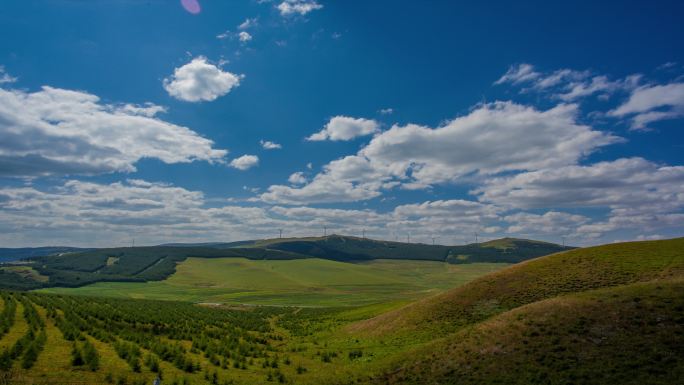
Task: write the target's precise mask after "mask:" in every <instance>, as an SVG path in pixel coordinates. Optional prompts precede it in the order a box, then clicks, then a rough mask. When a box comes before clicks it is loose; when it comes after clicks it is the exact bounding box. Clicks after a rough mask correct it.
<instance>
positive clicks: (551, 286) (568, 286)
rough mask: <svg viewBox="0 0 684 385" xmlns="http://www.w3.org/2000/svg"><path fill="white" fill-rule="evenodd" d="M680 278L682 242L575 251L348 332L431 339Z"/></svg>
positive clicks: (519, 266)
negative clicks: (585, 296) (516, 312)
mask: <svg viewBox="0 0 684 385" xmlns="http://www.w3.org/2000/svg"><path fill="white" fill-rule="evenodd" d="M682 275H684V238H678V239H672V240H666V241H649V242H629V243H621V244H612V245H604V246H597V247H589V248H584V249H576V250H571V251H567V252H563V253H558V254H554V255H550V256H546V257H542V258H537V259H534V260H530V261H526V262H523V263H520V264H517V265H514V266H512V267H510V268H508V269H504V270H501V271H499V272H496V273H493V274H490V275H487V276H484V277H482V278H479V279H477V280H475V281H473V282H471V283H469V284H467V285H464V286H462V287H459V288H456V289H453V290H450V291H448V292H445V293H443V294H441V295H437V296H434V297H431V298H428V299H425V300H422V301H419V302H416V303H412V304H410V305H408V306H406V307H405V308H402V309H398V310H396V311H393V312H389V313H387V314H383V315H381V316H379V317H377V318H374V319H370V320H368V321H365V322H362V323H360V324H358V325H354V326H353V328H352V330H353V331H355V332H358V333H361V334H364V335H374V336H383V335H399V334H406V333H409V332H410V333H411V334H412V335H413V336H414V337H416V336H417V335H418V334H423V335H424V338H433V337H434V336H435V334H446V333H448V332H451V331H454V330H457V329H458V328H460V327H463V326H466V325H471V324H474V323H476V322H479V321H482V320H484V319H486V318H488V317H490V316H492V315H496V314H499V313H503V312H505V311H508V310H510V309H513V308H516V307H518V306H522V305H525V304H529V303H532V302H536V301H539V300H543V299H547V298H552V297H555V296H558V295H561V294H566V293H574V292H580V291H585V290H591V289H596V288H602V287H611V286H618V285H623V284H629V283H634V282H643V281H649V280H653V279H667V278H672V277H678V276H682Z"/></svg>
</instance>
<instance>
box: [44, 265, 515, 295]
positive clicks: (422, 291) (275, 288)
mask: <svg viewBox="0 0 684 385" xmlns="http://www.w3.org/2000/svg"><path fill="white" fill-rule="evenodd" d="M506 266H508V264H504V263H471V264H463V265H451V264H447V263H444V262H437V261H406V260H373V261H367V262H364V263H345V262H338V261H331V260H326V259H318V258H309V259H297V260H280V261H277V260H249V259H245V258H212V259H206V258H188V259H187V260H185V261H183V262H181V263H180V264H178V266H177V267H176V272H175V273H174V274H172V275H171V276H170V277H168V278H167V279H165V280H163V281H154V282H99V283H95V284H92V285H86V286H81V287H78V288H59V287H56V288H48V289H42V290H41V291H42V292H48V293H58V294H76V295H89V296H106V297H117V298H138V299H158V300H182V301H191V302H205V303H242V304H260V305H280V306H295V305H296V306H351V305H355V306H358V305H364V304H370V303H378V302H388V301H391V302H397V301H400V302H402V303H406V302H408V301H410V300H415V299H418V298H422V297H425V296H427V295H431V294H434V293H437V292H440V291H443V290H446V289H449V288H451V287H456V286H460V285H462V284H463V283H466V282H468V281H471V280H472V279H474V278H477V277H480V276H482V275H484V274H487V273H491V272H493V271H496V270H498V269H501V268H504V267H506Z"/></svg>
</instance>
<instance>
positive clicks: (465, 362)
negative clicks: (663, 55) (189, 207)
mask: <svg viewBox="0 0 684 385" xmlns="http://www.w3.org/2000/svg"><path fill="white" fill-rule="evenodd" d="M508 242H509V241H501V242H496V243H494V244H490V245H489V246H490V247H492V248H503V247H509V246H508V245H507V243H508ZM231 250H232V249H231ZM117 262H118V260H117V259H116V257H107V259H105V260H104V266H114V265H116V263H117ZM478 266H483V265H482V264H456V265H454V264H448V263H445V262H444V261H442V262H438V261H422V260H396V259H395V260H392V259H382V260H371V261H365V262H361V263H354V264H351V263H346V262H340V261H331V260H324V259H317V258H308V259H306V260H304V259H296V260H254V259H246V258H234V257H230V258H212V259H207V258H190V259H187V260H184V261H183V262H182V263H180V264H179V265H178V267H177V272H176V273H175V274H174V275H172V276H171V277H170V278H168V279H167V280H165V281H161V282H148V283H142V282H138V283H125V282H124V283H116V282H115V283H98V284H96V285H94V286H85V287H81V288H76V289H64V290H76V291H78V290H84V292H82V294H85V295H78V296H76V295H55V294H47V293H36V292H31V293H26V292H7V291H0V298H1V301H0V375H2V376H4V375H9V376H11V377H12V379H13V381H15V382H17V383H41V384H42V383H57V382H60V381H62V382H63V381H67V382H69V381H73V382H78V381H85V382H89V383H115V384H126V385H129V384H132V385H137V384H141V385H142V384H144V383H150V382H151V381H152V379H153V378H155V377H156V376H158V375H160V373H161V375H162V376H163V379H164V383H169V384H176V385H180V384H220V385H224V384H226V385H227V384H270V383H289V384H331V385H351V384H369V385H370V384H490V383H492V384H494V383H501V384H509V383H510V384H597V385H598V384H668V385H669V384H676V383H678V381H679V380H680V379H681V378H682V376H684V358H683V357H684V238H679V239H672V240H665V241H649V242H630V243H622V244H611V245H604V246H598V247H592V248H586V249H576V250H570V251H566V252H561V253H557V254H553V255H549V256H545V257H541V258H537V259H533V260H529V261H525V262H522V263H519V264H517V265H513V266H510V267H508V268H504V269H502V270H498V271H496V272H493V273H490V274H487V275H484V276H482V277H480V278H477V279H474V280H472V281H470V282H469V283H465V284H462V285H461V286H460V287H457V288H454V289H451V290H448V291H446V292H444V293H442V294H437V295H433V296H431V297H428V298H425V299H422V300H419V301H417V302H414V303H412V304H410V305H408V306H403V307H400V308H396V306H397V305H396V302H393V301H381V302H380V303H373V304H370V305H364V306H361V307H343V308H340V307H332V306H328V307H282V306H234V305H230V306H226V305H219V304H212V303H208V304H203V305H201V306H200V305H193V304H191V303H188V302H175V301H154V300H150V299H128V298H106V297H102V295H113V293H114V292H115V291H117V290H124V291H123V292H124V296H126V295H129V294H131V293H133V291H129V292H127V293H126V292H125V289H124V287H119V288H117V287H115V286H111V287H110V289H111V292H110V293H107V292H106V290H107V286H106V285H156V284H162V283H164V282H166V284H167V285H168V286H169V288H165V289H164V290H177V292H176V293H175V294H174V293H171V292H164V291H163V290H162V291H155V290H157V289H158V288H157V289H155V288H154V287H153V286H148V287H147V288H146V289H144V290H139V291H137V292H136V293H138V294H140V295H141V296H145V295H148V297H147V298H158V297H156V296H159V295H162V294H163V295H167V294H169V293H171V294H172V295H180V294H185V295H187V297H186V298H182V299H184V300H185V301H194V300H196V298H193V296H196V295H198V293H200V294H201V293H205V294H206V293H210V291H211V290H214V289H219V290H224V292H223V293H222V294H221V295H227V296H230V295H232V294H231V293H230V292H229V291H230V290H234V289H237V290H239V291H241V292H240V294H239V296H240V295H244V296H249V295H253V296H255V297H258V295H259V291H261V292H262V293H267V292H276V293H281V292H284V293H286V292H287V291H288V290H293V291H300V292H302V290H303V292H308V294H310V295H311V294H313V295H314V296H315V295H316V294H321V295H323V296H324V297H325V296H329V297H328V298H331V300H330V302H329V303H328V305H332V304H340V303H343V301H344V299H343V297H342V296H339V297H337V298H335V291H337V290H342V291H344V290H347V289H349V290H350V291H351V292H359V293H363V295H367V296H374V295H380V296H379V297H377V298H381V296H382V295H386V294H387V293H386V292H385V293H380V292H379V291H375V290H376V289H377V287H378V286H381V287H384V288H385V289H387V288H392V287H394V288H395V289H396V288H397V287H399V288H400V290H398V291H396V292H395V293H396V295H397V296H396V297H394V299H397V298H402V297H410V290H409V289H410V288H409V287H408V286H405V287H403V288H401V283H404V284H406V283H410V284H411V285H412V286H413V287H414V288H420V287H430V286H431V285H434V283H435V282H439V287H440V288H446V287H448V286H450V285H452V284H453V283H452V282H451V281H450V280H451V279H453V277H454V273H457V274H464V272H465V271H464V270H459V269H471V268H475V267H478ZM453 269H455V270H453ZM23 270H24V271H23V272H22V274H24V275H28V274H32V273H30V272H27V271H26V269H25V268H23ZM96 271H97V270H95V271H90V272H88V273H91V274H97V273H96ZM471 273H473V276H474V275H477V274H482V273H484V271H480V272H477V273H476V272H474V271H472V272H471ZM15 274H17V275H18V274H19V272H17V273H15ZM471 278H472V276H471ZM34 279H45V278H44V277H43V278H38V277H34ZM349 281H352V282H351V283H352V284H355V285H356V287H352V288H349V287H347V284H348V283H349ZM461 283H463V282H461ZM364 288H365V289H366V290H367V291H366V292H363V290H364ZM89 289H92V290H91V291H90V292H85V291H87V290H89ZM50 290H61V289H50ZM225 290H227V291H225ZM248 290H254V291H253V292H252V293H251V294H250V293H248V292H247V291H248ZM316 290H318V292H316ZM63 293H64V292H63ZM117 295H118V294H117ZM345 295H346V294H345ZM164 299H168V298H164ZM282 300H283V298H280V299H277V300H275V301H273V303H279V302H281V301H282ZM316 301H321V298H317V299H316ZM372 302H373V301H372ZM356 303H364V302H363V301H359V302H356Z"/></svg>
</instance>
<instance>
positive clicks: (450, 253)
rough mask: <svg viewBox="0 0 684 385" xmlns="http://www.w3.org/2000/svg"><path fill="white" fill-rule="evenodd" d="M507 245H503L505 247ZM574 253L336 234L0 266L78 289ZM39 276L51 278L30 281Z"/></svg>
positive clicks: (18, 284) (23, 278)
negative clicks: (297, 267)
mask: <svg viewBox="0 0 684 385" xmlns="http://www.w3.org/2000/svg"><path fill="white" fill-rule="evenodd" d="M502 245H503V246H502ZM567 249H570V248H568V247H563V246H559V245H555V244H551V243H545V242H537V241H529V240H520V239H503V240H501V241H499V242H498V243H497V244H495V243H491V242H489V243H482V244H472V245H465V246H440V245H425V244H419V243H400V242H386V241H377V240H370V239H364V238H356V237H344V236H338V235H331V236H327V237H315V238H290V239H271V240H259V241H243V242H232V243H209V244H197V245H193V244H177V245H173V246H152V247H122V248H106V249H94V250H87V251H81V252H70V253H63V254H56V255H48V256H39V257H34V258H29V259H28V261H27V263H26V266H29V267H30V268H31V269H33V270H35V274H32V275H31V274H23V275H18V274H13V271H12V270H8V269H2V268H1V267H0V273H2V274H0V288H6V289H20V290H25V289H37V288H41V287H79V286H84V285H88V284H92V283H95V282H149V281H161V280H164V279H166V278H168V277H169V276H170V275H171V274H173V273H174V272H175V269H176V265H177V264H178V263H180V262H182V261H184V260H186V259H187V258H190V257H195V258H234V257H243V258H248V259H250V260H295V259H307V258H320V259H327V260H333V261H340V262H354V263H356V262H363V261H371V260H377V259H400V260H426V261H439V262H447V263H451V264H464V263H482V262H487V263H516V262H520V261H523V260H526V259H529V258H533V257H537V256H541V255H546V254H550V253H554V252H558V251H562V250H567ZM34 276H41V277H48V279H47V280H43V279H41V280H35V279H31V277H34Z"/></svg>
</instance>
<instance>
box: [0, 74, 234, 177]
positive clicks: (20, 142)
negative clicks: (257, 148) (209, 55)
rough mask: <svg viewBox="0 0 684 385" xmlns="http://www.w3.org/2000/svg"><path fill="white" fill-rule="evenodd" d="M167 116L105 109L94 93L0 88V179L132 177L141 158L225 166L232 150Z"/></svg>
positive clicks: (149, 108)
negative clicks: (217, 145) (128, 174)
mask: <svg viewBox="0 0 684 385" xmlns="http://www.w3.org/2000/svg"><path fill="white" fill-rule="evenodd" d="M163 111H165V109H164V108H163V107H160V106H157V105H153V104H145V105H142V106H139V105H133V104H124V105H114V104H104V103H101V102H100V99H99V98H98V97H97V96H96V95H93V94H89V93H86V92H81V91H71V90H65V89H59V88H52V87H48V86H45V87H43V88H42V89H41V90H40V91H36V92H27V91H23V90H6V89H0V136H2V138H3V139H2V141H0V175H3V176H16V177H26V176H41V175H67V174H99V173H109V172H116V171H121V172H131V171H135V163H136V162H138V161H139V160H140V159H142V158H155V159H159V160H161V161H163V162H165V163H185V162H192V161H195V160H203V161H209V162H222V161H223V158H224V157H225V155H226V154H227V151H226V150H218V149H214V148H213V147H212V146H213V142H212V141H211V140H208V139H205V138H203V137H201V136H200V135H198V134H197V133H196V132H194V131H192V130H191V129H189V128H187V127H183V126H178V125H175V124H172V123H168V122H166V121H163V120H161V119H159V118H157V117H155V115H156V114H158V113H160V112H163Z"/></svg>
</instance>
